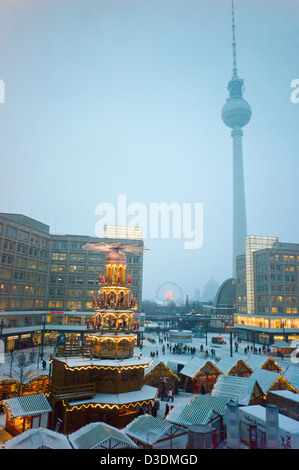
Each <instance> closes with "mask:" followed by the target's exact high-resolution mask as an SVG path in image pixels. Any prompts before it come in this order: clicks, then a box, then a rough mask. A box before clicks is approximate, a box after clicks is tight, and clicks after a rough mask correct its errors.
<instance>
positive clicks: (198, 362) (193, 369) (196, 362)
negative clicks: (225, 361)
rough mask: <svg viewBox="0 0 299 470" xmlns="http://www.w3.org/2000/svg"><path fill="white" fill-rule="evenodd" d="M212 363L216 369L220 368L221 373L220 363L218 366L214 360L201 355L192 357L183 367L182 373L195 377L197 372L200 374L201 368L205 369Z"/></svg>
mask: <svg viewBox="0 0 299 470" xmlns="http://www.w3.org/2000/svg"><path fill="white" fill-rule="evenodd" d="M211 364H212V366H213V367H214V368H215V369H216V370H218V372H219V374H221V371H220V370H219V368H218V365H217V366H216V365H215V364H214V363H213V362H212V361H208V360H207V359H202V358H199V357H194V358H193V359H191V360H190V361H189V362H188V364H186V365H185V367H183V369H182V370H181V374H183V375H186V376H187V377H190V378H193V377H195V376H196V374H198V372H199V371H200V370H201V369H202V370H203V371H204V370H205V369H206V368H207V367H209V365H211Z"/></svg>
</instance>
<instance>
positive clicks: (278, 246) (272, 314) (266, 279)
mask: <svg viewBox="0 0 299 470" xmlns="http://www.w3.org/2000/svg"><path fill="white" fill-rule="evenodd" d="M245 251H246V252H245V254H244V255H241V256H238V257H237V285H236V295H237V313H236V315H235V318H234V326H235V328H236V329H237V332H238V335H239V336H240V337H241V338H243V339H246V340H248V341H254V342H257V343H260V344H266V345H270V344H273V343H274V342H276V341H281V340H283V341H289V342H291V341H292V340H298V339H299V315H298V312H299V301H298V295H299V244H298V243H281V242H279V240H278V238H275V237H257V236H248V237H246V250H245Z"/></svg>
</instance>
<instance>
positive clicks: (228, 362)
mask: <svg viewBox="0 0 299 470" xmlns="http://www.w3.org/2000/svg"><path fill="white" fill-rule="evenodd" d="M239 361H242V362H243V363H244V364H245V366H246V367H248V370H249V372H252V369H251V367H250V366H249V364H246V362H245V358H244V356H241V355H238V354H237V355H236V354H235V355H234V356H233V357H231V356H223V357H222V359H220V361H219V362H218V363H217V367H218V369H220V370H221V372H222V373H223V374H228V373H229V372H230V371H231V369H232V368H233V367H234V366H235V365H237V364H238V362H239Z"/></svg>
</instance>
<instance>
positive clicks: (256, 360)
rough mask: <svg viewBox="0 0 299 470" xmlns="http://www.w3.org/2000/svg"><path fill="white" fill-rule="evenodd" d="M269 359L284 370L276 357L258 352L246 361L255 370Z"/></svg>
mask: <svg viewBox="0 0 299 470" xmlns="http://www.w3.org/2000/svg"><path fill="white" fill-rule="evenodd" d="M269 360H270V361H271V360H272V361H273V362H275V363H276V364H277V366H278V367H279V368H280V369H281V371H282V372H283V369H282V367H281V366H280V365H279V364H278V363H277V362H276V361H275V359H273V358H270V357H268V356H260V355H257V354H251V355H250V356H249V357H248V359H247V360H246V361H245V362H246V364H247V365H248V366H249V367H250V368H251V369H252V370H255V369H259V368H261V367H263V365H264V364H265V363H266V362H267V361H269Z"/></svg>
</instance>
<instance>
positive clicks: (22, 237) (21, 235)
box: [18, 230, 29, 242]
mask: <svg viewBox="0 0 299 470" xmlns="http://www.w3.org/2000/svg"><path fill="white" fill-rule="evenodd" d="M18 239H19V240H23V241H24V242H28V241H29V232H24V230H19V235H18Z"/></svg>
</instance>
